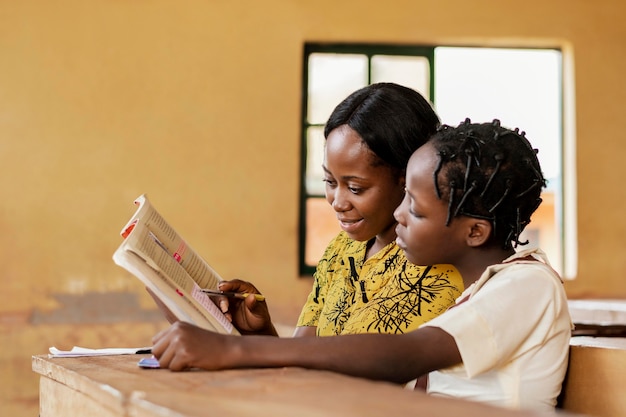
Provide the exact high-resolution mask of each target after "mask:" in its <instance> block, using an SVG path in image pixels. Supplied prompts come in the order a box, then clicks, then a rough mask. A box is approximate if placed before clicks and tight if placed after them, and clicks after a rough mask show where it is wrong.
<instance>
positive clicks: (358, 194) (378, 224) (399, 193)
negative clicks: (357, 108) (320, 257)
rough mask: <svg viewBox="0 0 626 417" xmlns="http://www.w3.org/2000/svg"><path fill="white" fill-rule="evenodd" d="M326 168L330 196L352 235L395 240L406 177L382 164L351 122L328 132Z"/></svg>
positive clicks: (387, 240) (364, 238)
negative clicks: (398, 207) (396, 212)
mask: <svg viewBox="0 0 626 417" xmlns="http://www.w3.org/2000/svg"><path fill="white" fill-rule="evenodd" d="M377 162H378V163H377ZM323 169H324V181H325V182H326V200H327V201H328V203H329V204H330V205H331V206H332V207H333V209H334V210H335V212H336V214H337V219H338V220H339V225H340V226H341V228H342V229H343V230H344V231H345V232H346V233H347V234H348V236H350V237H351V238H352V239H354V240H358V241H367V240H370V239H372V238H373V237H374V236H378V237H379V238H381V240H384V241H385V242H387V243H389V242H391V241H393V240H394V239H395V230H394V227H395V220H394V217H393V212H394V210H395V209H396V207H397V206H398V205H399V204H400V202H401V201H402V198H403V196H404V178H402V177H398V176H397V175H396V174H394V170H393V169H392V168H390V167H389V166H387V165H384V164H382V162H380V161H379V160H378V158H377V157H376V155H375V154H374V153H373V152H372V151H371V150H370V149H369V148H368V147H367V145H366V144H365V142H363V140H362V139H361V137H360V136H359V134H358V133H357V132H355V131H354V130H353V129H352V128H350V127H349V126H347V125H342V126H339V127H338V128H336V129H334V130H333V131H331V132H330V134H329V135H328V138H327V139H326V147H325V150H324V165H323Z"/></svg>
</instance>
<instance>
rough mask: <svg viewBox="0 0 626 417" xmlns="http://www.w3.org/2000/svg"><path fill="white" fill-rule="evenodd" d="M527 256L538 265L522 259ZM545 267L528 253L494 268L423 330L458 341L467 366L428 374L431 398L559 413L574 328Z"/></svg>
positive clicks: (552, 274)
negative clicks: (435, 330) (557, 407)
mask: <svg viewBox="0 0 626 417" xmlns="http://www.w3.org/2000/svg"><path fill="white" fill-rule="evenodd" d="M529 255H530V256H532V257H533V258H534V259H536V260H531V259H521V258H525V257H527V256H529ZM537 260H538V261H539V262H538V261H537ZM544 262H545V263H544ZM547 262H548V261H547V259H546V257H545V254H544V253H543V252H541V251H540V250H532V249H531V250H526V251H521V252H519V253H517V254H515V255H513V256H511V257H510V258H508V259H506V260H505V261H504V262H503V263H502V264H498V265H493V266H491V267H489V268H488V269H487V270H486V271H485V272H484V273H483V275H482V276H481V277H480V279H479V280H478V281H476V282H475V283H474V284H472V285H471V286H470V287H469V288H467V289H466V290H465V291H464V292H463V294H462V295H461V297H459V299H458V300H457V304H456V305H455V306H454V307H452V308H450V310H448V311H447V312H445V313H444V314H442V315H441V316H439V317H436V318H434V319H433V320H431V321H430V322H428V323H426V324H424V326H432V327H439V328H441V329H442V330H444V331H445V332H446V333H449V334H450V335H451V336H452V337H454V340H455V341H456V344H457V346H458V348H459V352H460V354H461V358H462V360H463V363H462V364H461V365H458V366H455V367H452V368H448V369H444V370H440V371H435V372H431V373H430V375H429V377H428V392H429V393H430V394H433V395H439V396H452V397H458V398H464V399H467V400H473V401H480V402H485V403H490V404H493V405H497V406H502V407H508V408H514V409H533V410H553V409H554V406H555V405H556V399H557V396H558V395H559V392H560V390H561V385H562V383H563V379H564V377H565V372H566V370H567V361H568V354H569V340H570V336H571V329H572V323H571V319H570V315H569V310H568V307H567V297H566V294H565V290H564V289H563V284H562V282H561V280H560V278H559V276H558V275H557V274H556V272H554V270H553V269H552V268H551V267H550V266H549V265H547ZM468 296H469V298H467V297H468Z"/></svg>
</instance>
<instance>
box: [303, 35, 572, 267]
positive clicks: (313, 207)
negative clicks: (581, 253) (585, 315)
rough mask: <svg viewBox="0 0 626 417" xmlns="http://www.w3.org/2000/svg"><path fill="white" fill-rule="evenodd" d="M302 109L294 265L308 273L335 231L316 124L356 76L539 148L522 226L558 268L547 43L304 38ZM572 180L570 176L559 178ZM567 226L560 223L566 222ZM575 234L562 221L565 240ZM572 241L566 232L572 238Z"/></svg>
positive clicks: (556, 104) (553, 97)
mask: <svg viewBox="0 0 626 417" xmlns="http://www.w3.org/2000/svg"><path fill="white" fill-rule="evenodd" d="M304 59H305V65H304V86H305V88H304V93H305V96H304V103H303V117H302V141H303V143H302V182H301V186H302V192H301V196H302V201H301V204H300V234H301V235H300V272H301V274H303V275H309V274H311V273H312V272H313V271H314V269H315V265H316V263H317V261H318V259H319V258H320V257H321V255H322V253H323V251H324V248H325V247H326V245H327V244H328V242H329V241H330V239H332V237H333V236H334V235H335V234H337V233H338V232H339V230H340V229H339V226H338V224H337V221H336V217H335V214H334V212H333V211H332V208H331V207H330V206H329V205H328V204H327V203H326V200H325V198H324V184H323V181H322V178H323V173H322V170H321V166H322V162H323V150H324V136H323V130H324V123H325V122H326V119H327V118H328V117H329V115H330V113H331V112H332V110H333V109H334V107H335V106H336V105H337V104H338V103H339V102H340V101H341V100H343V99H344V98H345V97H347V96H348V95H349V94H350V93H352V92H353V91H355V90H357V89H358V88H361V87H363V86H365V85H368V84H371V83H375V82H380V81H391V82H396V83H398V84H403V85H406V86H408V87H411V88H413V89H415V90H417V91H419V92H421V93H422V94H423V95H424V96H425V97H427V98H429V99H430V100H431V102H432V103H433V105H434V107H435V109H436V111H437V113H438V114H439V117H440V118H441V121H442V123H445V124H449V125H457V124H458V123H460V122H461V121H463V120H464V119H465V118H466V117H469V118H471V119H472V121H475V122H486V121H491V120H493V119H494V118H498V119H500V121H501V122H502V125H503V126H506V127H511V128H515V127H520V129H521V130H524V131H526V134H527V137H528V138H529V139H530V140H531V142H532V144H533V145H534V146H535V147H536V148H539V150H540V151H539V159H540V161H541V164H542V168H543V171H544V175H545V177H546V178H547V179H548V187H547V188H546V189H545V190H544V193H543V196H542V197H543V200H544V202H543V204H542V205H541V207H540V208H539V210H538V211H537V212H536V213H535V215H534V216H533V221H532V222H531V224H530V225H529V226H528V227H527V229H526V230H525V232H524V233H525V236H524V237H523V238H524V239H529V240H530V242H531V244H530V245H529V246H531V245H532V246H537V245H538V246H540V247H541V248H542V249H544V251H546V253H547V254H548V256H549V258H550V260H551V263H552V264H553V266H554V267H555V269H557V270H558V271H559V272H563V268H564V262H565V260H564V258H565V256H564V253H565V250H564V245H565V243H566V239H565V238H566V236H565V233H564V218H565V216H564V208H563V161H564V159H563V155H565V153H564V142H563V129H562V126H563V100H562V97H563V92H562V85H563V82H562V79H563V77H562V73H563V70H562V56H561V52H560V51H559V50H557V49H519V48H515V49H512V48H479V47H468V48H463V47H446V46H437V47H409V46H398V47H394V46H389V45H384V46H376V45H312V44H309V45H306V47H305V56H304ZM568 180H570V181H573V180H574V179H573V178H571V179H570V178H568ZM568 226H569V225H568ZM571 234H575V232H574V229H573V228H572V227H568V239H569V240H572V236H571ZM574 241H575V239H574Z"/></svg>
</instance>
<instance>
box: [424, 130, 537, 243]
mask: <svg viewBox="0 0 626 417" xmlns="http://www.w3.org/2000/svg"><path fill="white" fill-rule="evenodd" d="M430 143H432V144H433V146H434V147H435V149H436V151H437V153H438V155H439V162H438V164H437V168H436V169H435V173H434V181H435V190H436V192H437V196H438V197H439V198H440V199H442V200H444V201H447V202H448V218H447V220H446V225H448V224H450V221H451V220H452V218H454V217H456V216H461V215H464V216H470V217H476V218H481V219H486V220H489V221H491V224H492V226H493V234H492V237H491V239H492V241H493V242H495V243H499V244H501V245H503V247H504V248H505V249H510V248H512V247H517V245H525V244H527V243H528V241H526V242H520V240H519V238H520V234H521V233H522V231H523V230H524V228H525V227H526V225H528V223H530V216H531V215H532V214H533V213H534V211H535V210H536V209H537V207H539V204H541V197H540V195H541V190H542V189H543V188H544V187H545V185H546V180H545V178H544V177H543V174H542V173H541V167H540V165H539V160H538V159H537V152H538V151H537V150H536V149H533V147H532V146H531V144H530V142H529V141H528V140H527V139H526V137H525V132H521V133H520V132H519V129H515V130H510V129H507V128H504V127H502V126H500V121H499V120H497V119H496V120H494V121H493V122H492V123H480V124H479V123H472V122H471V121H470V119H465V121H464V122H463V123H461V124H460V125H459V126H458V127H450V126H447V125H444V126H442V127H441V128H440V129H439V130H438V131H437V133H436V134H435V135H434V136H433V137H432V138H431V139H430Z"/></svg>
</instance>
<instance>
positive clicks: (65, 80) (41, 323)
mask: <svg viewBox="0 0 626 417" xmlns="http://www.w3.org/2000/svg"><path fill="white" fill-rule="evenodd" d="M625 17H626V4H625V3H624V2H623V1H622V0H600V1H597V2H589V1H584V0H553V1H545V0H526V1H524V2H516V4H512V2H495V1H489V0H476V1H453V0H439V1H420V0H389V1H385V2H379V1H371V2H362V1H361V2H351V1H341V2H337V1H329V0H318V1H315V2H295V1H288V0H268V1H265V2H262V3H260V2H255V1H225V0H211V1H200V0H182V1H176V2H172V1H166V0H152V1H112V0H93V1H89V2H84V1H78V0H60V1H55V2H50V1H45V0H20V1H11V0H0V167H2V174H3V180H2V181H0V253H2V254H4V256H3V257H2V263H1V264H0V279H1V280H2V284H3V291H2V292H1V293H0V338H1V339H0V340H1V344H2V348H3V349H2V350H3V355H2V357H1V358H0V369H1V373H2V378H1V379H0V384H1V385H0V414H2V415H12V416H20V415H33V414H34V413H35V412H36V408H37V401H38V398H37V380H36V378H35V376H34V375H33V374H32V373H31V372H30V356H31V355H33V354H41V353H45V352H46V350H47V348H48V347H49V346H53V345H55V346H57V347H59V348H70V347H71V346H72V345H74V344H77V345H83V346H88V347H106V346H142V345H146V344H149V338H150V336H151V335H152V334H153V333H154V332H156V330H157V329H159V328H161V327H163V326H164V325H165V323H164V322H163V321H162V319H160V318H159V316H158V315H155V314H154V311H153V303H152V300H151V299H149V298H148V297H147V296H146V295H145V293H144V291H143V288H142V287H141V285H139V284H138V281H137V280H135V279H133V278H132V277H130V276H129V275H128V274H126V273H125V272H124V271H123V270H121V269H120V268H118V267H117V266H115V265H114V264H113V262H112V260H111V255H112V253H113V251H114V250H115V249H116V247H117V245H118V244H119V243H120V237H119V235H118V232H119V229H120V228H121V227H122V226H123V225H124V223H125V221H126V220H127V218H128V217H129V216H130V215H131V214H132V212H133V210H134V207H133V205H132V201H133V199H134V198H135V197H137V196H138V195H139V194H141V193H144V192H146V193H148V195H149V196H150V198H151V200H152V201H153V203H154V204H155V205H156V206H157V207H158V208H159V210H160V211H162V213H163V214H164V215H165V217H166V218H168V219H170V221H171V223H172V224H173V225H174V226H175V227H176V228H177V229H178V230H179V231H180V232H181V234H182V235H183V236H185V237H186V238H187V240H188V242H189V243H190V244H191V245H192V246H193V247H194V248H195V249H197V250H198V251H199V252H200V253H202V254H205V255H206V257H207V259H208V260H209V262H210V263H212V264H213V265H214V266H215V267H216V269H217V270H218V271H220V272H221V273H222V275H223V276H224V277H226V278H235V277H240V278H244V279H248V280H251V281H253V282H255V283H256V284H257V285H258V287H259V288H261V289H262V290H263V292H264V293H265V294H266V295H267V296H268V300H269V301H270V305H271V308H272V311H273V313H274V315H275V316H276V318H277V319H278V320H279V321H281V322H282V323H284V324H293V323H294V322H295V316H296V314H297V312H298V310H299V307H300V305H301V304H302V302H303V301H304V297H305V295H306V293H307V290H308V289H309V286H310V281H309V280H303V279H299V278H298V276H297V242H298V238H297V227H298V225H297V204H298V172H299V151H300V150H299V134H300V132H299V124H298V120H299V115H300V99H301V95H300V91H301V73H302V68H301V60H302V45H303V43H304V42H305V41H307V40H309V41H345V42H394V43H412V44H414V43H432V42H437V43H459V44H464V43H471V44H494V43H495V44H501V45H508V46H517V45H533V44H536V45H549V46H563V45H570V46H571V47H572V49H571V51H573V59H574V75H575V89H576V90H575V95H576V106H575V112H576V119H575V127H576V135H577V141H578V142H577V153H578V159H577V163H578V167H577V174H578V187H577V192H578V230H579V247H578V249H579V264H578V272H579V274H578V277H577V279H576V280H575V281H573V282H568V283H567V284H566V286H567V290H568V293H569V294H570V295H571V296H572V297H581V296H597V297H623V298H624V297H626V280H624V274H625V273H626V257H624V256H623V253H624V252H626V239H624V236H625V235H626V221H625V220H624V217H623V214H624V207H625V206H626V191H625V190H626V187H624V186H623V184H622V179H623V178H624V177H625V176H626V164H624V162H623V159H624V152H626V149H625V147H626V144H625V143H626V142H625V141H624V135H625V133H624V131H625V130H624V127H623V126H624V117H623V114H622V113H623V108H624V103H625V102H626V83H624V82H623V74H626V55H625V54H624V51H625V50H626V26H625V25H624V24H623V20H624V18H625Z"/></svg>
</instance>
